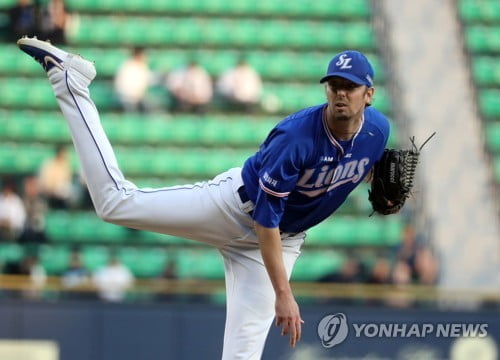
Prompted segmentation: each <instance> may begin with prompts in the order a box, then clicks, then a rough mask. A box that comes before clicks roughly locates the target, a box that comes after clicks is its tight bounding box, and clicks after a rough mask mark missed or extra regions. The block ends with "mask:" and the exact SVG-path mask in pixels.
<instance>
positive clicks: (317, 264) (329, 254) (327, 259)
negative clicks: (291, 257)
mask: <svg viewBox="0 0 500 360" xmlns="http://www.w3.org/2000/svg"><path fill="white" fill-rule="evenodd" d="M343 262H344V255H343V254H342V253H340V252H337V251H334V250H322V251H315V250H309V251H305V252H303V253H302V254H301V255H300V256H299V258H298V259H297V261H296V262H295V266H294V269H293V272H292V277H291V278H292V280H294V281H316V280H318V279H320V278H321V277H322V276H325V275H327V274H330V273H333V272H337V271H338V269H340V267H341V266H342V264H343Z"/></svg>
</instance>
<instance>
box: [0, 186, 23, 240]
mask: <svg viewBox="0 0 500 360" xmlns="http://www.w3.org/2000/svg"><path fill="white" fill-rule="evenodd" d="M25 221H26V210H25V208H24V204H23V201H22V200H21V198H20V197H19V195H18V194H17V193H16V186H15V183H14V180H13V179H11V178H5V179H4V180H3V181H2V184H1V192H0V240H4V241H5V240H6V241H16V240H17V239H18V238H19V236H20V235H21V232H22V230H23V227H24V223H25Z"/></svg>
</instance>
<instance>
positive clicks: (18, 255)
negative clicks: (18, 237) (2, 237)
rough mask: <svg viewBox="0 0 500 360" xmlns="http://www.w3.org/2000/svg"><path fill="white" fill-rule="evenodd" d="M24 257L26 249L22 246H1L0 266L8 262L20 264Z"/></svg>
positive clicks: (6, 244)
mask: <svg viewBox="0 0 500 360" xmlns="http://www.w3.org/2000/svg"><path fill="white" fill-rule="evenodd" d="M23 257H24V247H23V246H22V245H20V244H13V243H11V244H8V243H3V244H0V266H1V265H2V264H5V263H8V262H16V263H17V262H19V261H21V259H22V258H23Z"/></svg>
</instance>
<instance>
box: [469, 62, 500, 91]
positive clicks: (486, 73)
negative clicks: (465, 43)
mask: <svg viewBox="0 0 500 360" xmlns="http://www.w3.org/2000/svg"><path fill="white" fill-rule="evenodd" d="M471 62H472V75H473V77H474V81H475V82H476V84H477V85H478V86H482V87H486V86H494V87H500V62H499V61H498V58H497V57H494V56H480V55H476V56H474V57H473V58H472V59H471Z"/></svg>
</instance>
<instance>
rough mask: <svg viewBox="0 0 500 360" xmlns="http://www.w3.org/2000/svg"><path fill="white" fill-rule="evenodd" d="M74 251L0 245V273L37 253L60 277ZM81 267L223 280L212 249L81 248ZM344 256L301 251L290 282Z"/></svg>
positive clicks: (336, 264) (321, 271)
mask: <svg viewBox="0 0 500 360" xmlns="http://www.w3.org/2000/svg"><path fill="white" fill-rule="evenodd" d="M72 252H73V248H72V247H70V246H66V245H41V246H39V248H38V250H37V251H36V252H35V251H33V249H28V248H27V247H26V246H23V245H19V244H0V270H1V268H2V265H4V264H6V263H9V262H20V261H22V260H23V258H25V257H26V256H29V255H33V254H37V255H38V258H39V260H40V264H41V265H42V266H43V267H44V269H45V271H46V272H47V273H48V275H63V274H64V272H65V271H66V270H67V269H68V267H69V264H70V261H71V255H72ZM79 254H80V258H81V260H82V265H83V267H84V268H85V269H87V270H88V271H89V274H92V273H93V272H94V271H96V270H98V269H100V268H102V267H104V266H105V265H106V263H107V262H108V261H109V259H110V257H111V256H112V255H113V256H116V257H117V258H118V259H120V261H121V262H123V264H125V265H126V266H127V267H128V268H129V269H130V270H131V271H132V273H133V274H134V275H135V276H136V277H138V278H152V277H162V276H163V275H164V274H165V272H166V270H167V269H168V270H169V271H172V270H173V273H174V274H175V276H176V277H177V278H179V279H193V278H196V279H220V280H222V279H224V264H223V259H222V256H221V254H220V253H219V252H218V251H217V250H216V249H214V248H209V247H204V248H176V249H172V248H163V247H147V246H146V247H130V246H123V247H118V248H111V247H109V246H105V245H84V246H81V247H80V248H79ZM344 261H345V255H344V254H343V253H342V252H339V251H335V250H326V251H324V250H322V251H317V250H309V251H307V252H304V253H303V254H302V255H301V256H299V258H298V259H297V262H296V264H295V267H294V271H293V274H292V280H297V281H314V280H318V279H319V278H321V277H322V276H324V275H326V274H329V273H333V272H336V271H338V270H339V269H340V267H341V266H342V264H343V262H344Z"/></svg>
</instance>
